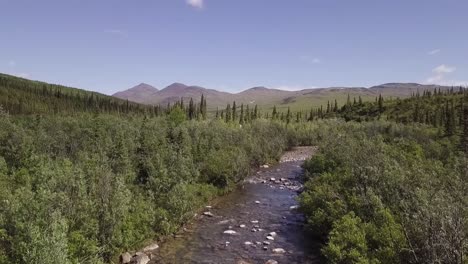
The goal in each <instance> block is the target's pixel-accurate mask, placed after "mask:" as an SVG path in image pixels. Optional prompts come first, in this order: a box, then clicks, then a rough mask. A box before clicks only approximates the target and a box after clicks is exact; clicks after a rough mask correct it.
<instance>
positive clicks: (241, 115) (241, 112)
mask: <svg viewBox="0 0 468 264" xmlns="http://www.w3.org/2000/svg"><path fill="white" fill-rule="evenodd" d="M239 124H241V125H242V124H244V104H241V109H240V116H239Z"/></svg>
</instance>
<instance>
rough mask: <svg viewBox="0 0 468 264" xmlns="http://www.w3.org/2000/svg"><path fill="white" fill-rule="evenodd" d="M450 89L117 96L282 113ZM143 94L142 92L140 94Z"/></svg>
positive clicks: (390, 86) (406, 86)
mask: <svg viewBox="0 0 468 264" xmlns="http://www.w3.org/2000/svg"><path fill="white" fill-rule="evenodd" d="M449 88H450V87H446V86H438V85H423V84H417V83H387V84H381V85H377V86H373V87H369V88H366V87H330V88H315V89H305V90H301V91H285V90H278V89H271V88H267V87H254V88H250V89H248V90H245V91H242V92H240V93H228V92H222V91H217V90H214V89H206V88H203V87H200V86H188V85H185V84H181V83H174V84H171V85H169V86H168V87H166V88H164V89H162V90H159V91H158V90H157V89H155V88H153V89H152V90H151V92H150V93H148V90H146V89H144V90H143V89H141V87H139V86H136V87H134V88H131V89H129V90H126V91H123V92H119V93H116V94H114V95H113V96H115V97H118V98H121V99H128V100H130V101H134V102H138V103H143V104H151V105H158V104H160V105H163V106H164V105H166V104H167V103H174V102H176V101H179V100H180V98H184V100H185V99H187V100H189V99H190V98H193V99H194V100H195V101H197V100H199V99H200V97H201V95H202V94H203V95H204V96H206V98H208V99H207V102H208V109H209V110H215V109H216V108H217V107H219V108H224V107H225V106H226V104H228V103H232V102H233V101H236V103H237V104H238V105H240V104H242V103H243V104H248V105H252V106H254V105H258V106H259V107H260V108H262V109H271V108H272V107H273V106H274V105H276V107H277V108H278V109H279V110H282V109H287V108H288V107H291V109H292V110H301V109H303V110H305V109H309V108H310V107H318V106H320V105H326V104H327V101H334V100H337V101H338V104H340V105H342V104H344V103H345V102H346V100H347V98H348V95H349V96H350V97H351V99H353V98H356V99H357V98H359V97H361V98H362V100H363V101H371V100H375V98H376V97H378V96H379V95H380V94H381V95H382V96H384V97H385V98H397V97H399V98H406V97H409V96H411V94H413V93H417V92H418V91H419V92H423V91H424V90H431V91H432V90H434V89H442V90H446V89H449ZM140 91H142V92H140Z"/></svg>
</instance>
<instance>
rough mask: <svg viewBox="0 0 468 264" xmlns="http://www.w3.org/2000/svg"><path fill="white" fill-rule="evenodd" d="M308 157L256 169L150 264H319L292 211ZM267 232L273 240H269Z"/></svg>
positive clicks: (303, 151) (296, 154)
mask: <svg viewBox="0 0 468 264" xmlns="http://www.w3.org/2000/svg"><path fill="white" fill-rule="evenodd" d="M312 151H313V149H311V148H300V149H296V150H295V151H293V152H288V153H286V154H285V156H284V157H283V159H282V160H283V161H282V162H281V163H280V164H278V165H275V166H272V167H269V168H262V169H260V170H259V171H258V172H257V173H256V174H255V175H253V176H251V177H249V178H248V179H247V180H246V181H245V183H244V184H243V186H241V187H239V188H238V190H236V191H234V192H232V193H231V194H229V195H226V196H225V197H222V198H221V199H219V200H218V201H217V202H216V203H215V204H213V205H212V206H211V207H210V206H208V207H207V209H206V210H205V212H206V215H203V214H201V215H199V216H198V217H196V219H195V220H194V221H193V224H191V225H190V226H189V227H187V230H186V232H184V233H183V234H182V235H181V236H178V237H176V238H174V239H171V240H169V241H167V242H165V243H163V244H162V245H161V248H159V249H158V250H157V252H155V253H154V255H153V257H152V260H151V262H150V263H235V264H236V263H242V264H244V263H252V264H254V263H260V264H263V263H266V262H267V261H268V260H275V261H277V262H278V263H288V264H289V263H320V262H321V261H320V259H319V258H318V257H317V256H318V253H317V248H318V245H317V244H316V243H315V241H314V239H313V237H312V236H311V235H306V233H305V232H304V230H303V223H304V218H303V216H302V215H301V214H300V213H299V212H297V210H295V206H297V201H296V200H295V198H296V197H297V190H298V189H299V188H301V186H302V185H301V183H300V176H301V174H302V169H301V167H300V165H301V164H302V162H303V161H300V160H302V159H304V158H305V156H306V155H307V156H308V155H310V153H311V152H312ZM290 159H300V160H299V161H298V160H295V161H288V160H290ZM272 178H274V179H272ZM208 212H209V213H208ZM228 230H229V231H228ZM225 231H228V233H232V234H226V233H225ZM231 231H234V232H235V233H234V232H231ZM271 232H275V233H276V234H271V235H270V237H269V238H267V236H268V235H269V234H270V233H271ZM275 249H276V250H275ZM281 249H284V252H281V251H282V250H281ZM243 261H244V262H243Z"/></svg>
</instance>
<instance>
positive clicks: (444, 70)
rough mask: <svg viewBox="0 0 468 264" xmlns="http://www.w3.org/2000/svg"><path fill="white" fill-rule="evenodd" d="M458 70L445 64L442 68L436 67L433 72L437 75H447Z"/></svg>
mask: <svg viewBox="0 0 468 264" xmlns="http://www.w3.org/2000/svg"><path fill="white" fill-rule="evenodd" d="M456 69H457V68H455V67H450V66H447V65H445V64H442V65H440V66H437V67H435V68H434V69H433V70H432V72H434V73H437V74H445V73H452V72H454V71H455V70H456Z"/></svg>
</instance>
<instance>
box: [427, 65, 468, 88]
mask: <svg viewBox="0 0 468 264" xmlns="http://www.w3.org/2000/svg"><path fill="white" fill-rule="evenodd" d="M456 70H457V68H456V67H450V66H447V65H445V64H442V65H440V66H438V67H436V68H434V69H433V70H432V72H433V73H434V74H433V75H432V76H431V77H429V78H427V79H426V82H425V83H427V84H438V85H444V86H468V81H459V80H451V79H447V75H448V74H450V73H453V72H454V71H456Z"/></svg>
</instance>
